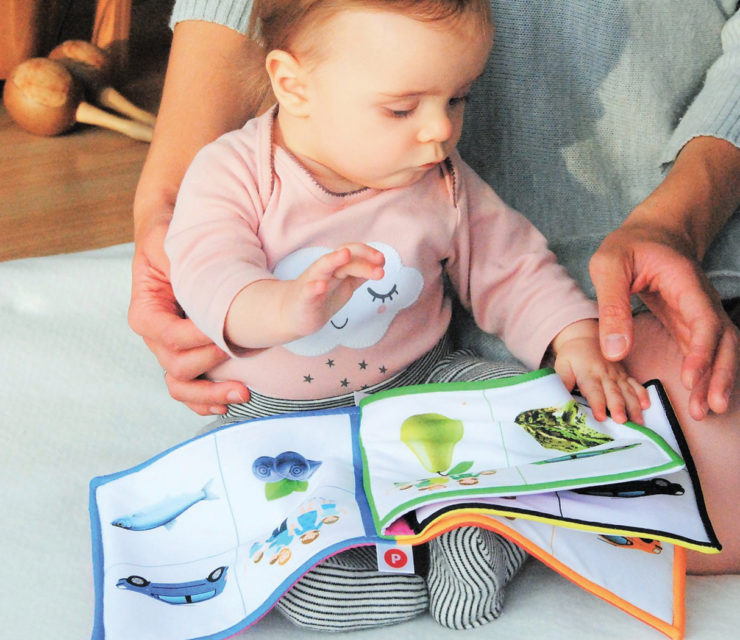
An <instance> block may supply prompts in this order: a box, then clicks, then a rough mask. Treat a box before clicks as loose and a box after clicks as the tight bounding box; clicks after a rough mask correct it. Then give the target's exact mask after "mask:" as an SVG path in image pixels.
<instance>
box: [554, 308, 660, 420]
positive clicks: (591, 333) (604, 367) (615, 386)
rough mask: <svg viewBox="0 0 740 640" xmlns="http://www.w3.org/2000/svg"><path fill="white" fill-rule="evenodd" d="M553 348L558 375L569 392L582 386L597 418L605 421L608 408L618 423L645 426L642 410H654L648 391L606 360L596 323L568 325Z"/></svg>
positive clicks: (580, 389)
mask: <svg viewBox="0 0 740 640" xmlns="http://www.w3.org/2000/svg"><path fill="white" fill-rule="evenodd" d="M552 348H553V351H554V352H555V371H556V372H557V373H558V375H559V376H560V377H561V378H562V380H563V382H564V383H565V386H566V387H568V389H569V390H572V389H573V387H575V386H576V385H577V386H578V389H579V391H580V392H581V393H582V394H583V396H584V397H585V398H586V400H587V402H588V404H589V406H590V407H591V411H592V412H593V414H594V418H596V419H597V420H605V419H606V409H607V408H608V409H609V412H610V414H611V417H612V419H613V420H614V421H615V422H620V423H621V422H625V421H626V420H627V418H628V417H629V419H630V420H632V421H633V422H637V423H639V424H642V421H643V418H642V410H643V409H647V408H648V407H649V406H650V398H649V396H648V393H647V390H646V389H645V387H643V386H642V385H641V384H640V383H639V382H637V380H635V379H634V378H632V377H631V376H629V375H628V374H627V371H625V369H624V366H622V364H621V363H619V362H609V361H607V360H605V359H604V357H603V355H602V354H601V349H600V347H599V326H598V323H597V322H596V320H581V321H579V322H574V323H573V324H571V325H568V326H567V327H566V328H565V329H563V330H562V331H561V332H560V333H559V334H558V335H557V336H555V339H554V340H553V341H552Z"/></svg>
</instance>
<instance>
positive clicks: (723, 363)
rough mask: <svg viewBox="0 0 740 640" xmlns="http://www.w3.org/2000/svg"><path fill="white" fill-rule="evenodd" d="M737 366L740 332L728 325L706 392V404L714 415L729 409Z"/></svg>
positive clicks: (739, 361)
mask: <svg viewBox="0 0 740 640" xmlns="http://www.w3.org/2000/svg"><path fill="white" fill-rule="evenodd" d="M739 364H740V332H738V330H737V328H735V327H734V326H733V325H729V326H727V327H726V328H725V331H724V333H723V335H722V338H721V339H720V342H719V346H718V347H717V355H716V356H715V359H714V367H713V368H712V375H711V378H710V380H709V388H708V391H707V404H708V405H709V408H710V409H711V410H712V411H714V412H715V413H724V412H725V411H727V410H728V409H729V407H730V396H731V394H732V392H733V390H734V389H735V382H736V379H737V378H736V376H737V369H738V365H739Z"/></svg>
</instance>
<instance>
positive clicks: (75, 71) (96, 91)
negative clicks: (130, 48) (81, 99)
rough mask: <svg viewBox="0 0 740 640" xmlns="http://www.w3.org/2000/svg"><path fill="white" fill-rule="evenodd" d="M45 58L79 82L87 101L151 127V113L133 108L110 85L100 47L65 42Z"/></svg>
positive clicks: (109, 71) (106, 56)
mask: <svg viewBox="0 0 740 640" xmlns="http://www.w3.org/2000/svg"><path fill="white" fill-rule="evenodd" d="M49 59H50V60H57V61H58V62H61V63H62V64H63V65H64V66H65V67H67V70H68V71H69V72H70V73H71V74H72V75H73V76H75V77H76V78H77V79H79V80H80V81H81V82H82V85H83V87H84V88H85V90H86V92H87V99H88V100H89V101H90V102H95V103H97V104H100V105H102V106H104V107H107V108H108V109H112V110H113V111H118V112H119V113H122V114H123V115H126V116H128V117H129V118H133V119H134V120H138V121H139V122H143V123H144V124H148V125H150V126H154V123H155V121H156V117H155V115H154V114H153V113H149V112H148V111H145V110H144V109H142V108H140V107H137V106H136V105H135V104H133V103H132V102H131V101H130V100H128V99H127V98H125V97H124V96H123V95H121V94H120V93H119V92H118V91H116V89H114V88H113V87H112V86H111V76H112V64H111V58H110V55H109V54H108V53H107V52H106V51H104V50H103V49H101V48H100V47H97V46H95V45H94V44H92V43H90V42H86V41H84V40H67V41H65V42H62V44H60V45H58V46H56V47H54V49H52V51H51V53H50V54H49Z"/></svg>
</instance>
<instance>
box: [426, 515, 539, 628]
mask: <svg viewBox="0 0 740 640" xmlns="http://www.w3.org/2000/svg"><path fill="white" fill-rule="evenodd" d="M429 554H430V555H429V573H428V575H427V587H428V588H429V611H430V613H431V614H432V617H433V618H434V619H435V620H436V621H437V622H438V623H439V624H441V625H442V626H443V627H448V628H450V629H472V628H474V627H479V626H481V625H483V624H485V623H487V622H491V621H492V620H494V619H496V618H498V617H499V615H500V614H501V609H502V606H503V599H504V587H505V586H506V585H507V584H508V583H509V581H510V580H511V578H512V577H514V575H515V574H516V573H517V571H519V568H520V567H521V566H522V564H524V560H525V559H526V558H527V554H526V553H525V552H524V550H523V549H521V548H520V547H518V546H517V545H515V544H514V543H513V542H510V541H509V540H507V539H506V538H504V537H502V536H499V535H497V534H495V533H493V532H492V531H488V530H487V529H481V528H478V527H461V528H459V529H453V530H452V531H448V532H447V533H444V534H442V535H441V536H439V537H438V538H435V539H434V540H432V541H431V542H430V543H429Z"/></svg>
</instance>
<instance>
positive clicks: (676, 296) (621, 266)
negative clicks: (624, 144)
mask: <svg viewBox="0 0 740 640" xmlns="http://www.w3.org/2000/svg"><path fill="white" fill-rule="evenodd" d="M738 175H740V151H739V150H738V149H736V148H735V147H734V146H732V145H730V144H729V143H726V142H724V141H722V140H718V139H714V138H696V139H694V140H693V141H692V142H690V143H689V144H687V145H686V146H685V147H684V150H683V151H682V152H681V154H679V156H678V159H677V160H676V163H675V164H674V166H673V168H672V169H671V171H670V172H669V173H668V175H667V176H666V179H665V180H664V181H663V183H662V184H661V185H660V186H659V187H658V188H657V189H656V190H655V191H654V192H653V193H652V194H651V195H650V196H649V197H648V198H647V199H646V200H645V201H644V202H643V203H641V204H640V205H639V206H638V207H637V208H636V209H635V210H634V211H633V212H632V213H631V214H630V216H629V217H628V218H627V220H626V221H625V222H624V224H622V226H621V227H619V228H618V229H616V230H615V231H613V232H612V233H610V234H609V235H608V236H607V237H606V238H605V240H604V242H603V243H602V245H601V247H600V248H599V249H598V251H597V252H596V253H595V254H594V256H593V257H592V259H591V263H590V273H591V279H592V281H593V284H594V288H595V290H596V295H597V299H598V303H599V318H600V336H601V346H602V351H603V353H604V356H605V357H606V358H608V359H610V360H621V359H623V358H624V357H625V356H626V355H627V354H628V353H629V351H630V350H631V349H632V348H633V346H634V345H633V333H632V314H631V307H630V303H629V298H630V295H631V294H639V296H640V297H641V298H642V300H643V301H644V302H645V304H646V305H647V306H648V308H649V309H650V310H651V311H652V312H653V313H654V314H655V316H656V317H657V318H658V319H659V320H660V321H661V322H662V323H663V325H664V326H665V327H666V328H667V329H668V330H669V331H670V333H671V335H672V336H673V338H674V339H675V340H676V342H677V344H678V345H679V347H680V349H681V352H682V353H683V354H684V361H683V367H682V371H681V381H682V383H683V385H684V386H685V387H686V388H687V389H689V390H691V394H690V397H689V412H690V414H691V416H692V417H694V418H695V419H697V420H701V419H703V418H704V417H705V416H706V415H707V413H708V411H709V410H712V411H714V412H715V413H724V412H725V411H727V408H728V406H729V398H730V394H731V393H732V390H733V388H734V384H735V379H736V376H737V372H738V366H739V363H740V354H739V350H740V334H739V333H738V330H737V327H735V325H734V324H733V323H732V321H731V320H730V318H729V317H728V315H727V313H725V311H724V309H723V307H722V304H721V301H720V299H719V296H718V294H717V292H716V291H715V290H714V288H713V287H712V285H711V284H710V283H709V281H708V279H707V277H706V276H705V274H704V273H703V271H702V269H701V267H700V265H699V260H700V259H701V257H702V256H703V255H704V253H705V252H706V249H707V247H708V246H709V244H710V243H711V240H712V239H713V238H714V236H715V235H716V233H717V232H718V230H719V229H720V228H721V227H722V226H723V225H724V223H725V222H726V221H727V220H728V219H729V217H730V216H731V215H732V213H733V212H734V211H735V209H736V208H737V206H738V202H739V201H740V189H738V182H739V181H738V180H737V176H738Z"/></svg>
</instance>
